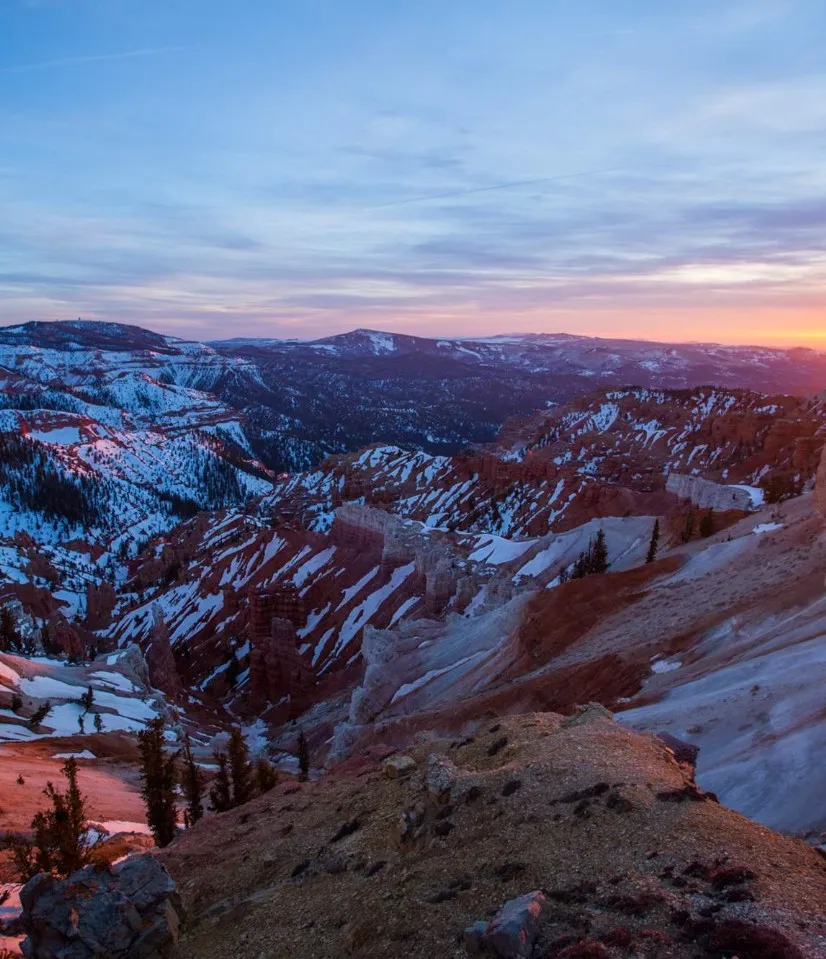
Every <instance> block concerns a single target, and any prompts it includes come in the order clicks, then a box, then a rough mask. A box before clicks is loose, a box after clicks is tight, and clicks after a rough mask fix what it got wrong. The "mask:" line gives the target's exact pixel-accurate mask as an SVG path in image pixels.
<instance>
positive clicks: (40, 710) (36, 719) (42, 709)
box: [29, 699, 52, 729]
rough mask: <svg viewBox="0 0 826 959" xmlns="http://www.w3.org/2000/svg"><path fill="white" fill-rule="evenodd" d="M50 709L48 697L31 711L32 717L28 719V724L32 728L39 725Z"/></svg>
mask: <svg viewBox="0 0 826 959" xmlns="http://www.w3.org/2000/svg"><path fill="white" fill-rule="evenodd" d="M51 711H52V704H51V702H50V701H49V700H48V699H47V700H46V702H45V703H41V704H40V705H39V706H38V707H37V709H36V710H35V711H34V712H33V713H32V718H31V719H30V720H29V725H30V726H31V727H32V729H34V728H35V727H37V726H39V725H40V724H41V723H42V722H43V720H44V719H46V717H47V716H48V715H49V713H50V712H51Z"/></svg>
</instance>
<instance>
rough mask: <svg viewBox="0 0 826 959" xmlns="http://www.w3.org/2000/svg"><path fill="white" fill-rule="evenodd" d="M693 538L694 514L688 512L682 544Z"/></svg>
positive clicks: (691, 511) (690, 511)
mask: <svg viewBox="0 0 826 959" xmlns="http://www.w3.org/2000/svg"><path fill="white" fill-rule="evenodd" d="M693 536H694V512H693V510H689V511H688V513H686V517H685V526H684V527H683V542H684V543H687V542H688V541H689V540H690V539H691V538H692V537H693Z"/></svg>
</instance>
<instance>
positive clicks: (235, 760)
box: [227, 726, 252, 806]
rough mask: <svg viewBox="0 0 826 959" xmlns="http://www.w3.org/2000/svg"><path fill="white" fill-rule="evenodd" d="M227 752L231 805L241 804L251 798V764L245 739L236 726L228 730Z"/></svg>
mask: <svg viewBox="0 0 826 959" xmlns="http://www.w3.org/2000/svg"><path fill="white" fill-rule="evenodd" d="M227 752H228V754H229V771H230V779H231V781H232V805H233V806H243V805H244V803H245V802H249V801H250V799H252V764H251V763H250V751H249V747H248V746H247V741H246V740H245V739H244V734H243V733H242V732H241V730H240V729H238V727H237V726H236V727H234V728H233V729H232V731H231V732H230V735H229V745H228V746H227Z"/></svg>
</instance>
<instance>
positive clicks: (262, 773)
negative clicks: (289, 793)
mask: <svg viewBox="0 0 826 959" xmlns="http://www.w3.org/2000/svg"><path fill="white" fill-rule="evenodd" d="M277 783H278V773H277V772H276V769H275V766H273V764H272V763H271V762H270V761H269V760H268V759H267V758H266V757H265V756H260V757H259V758H258V759H257V760H256V762H255V786H256V788H257V790H258V794H259V795H261V796H263V794H264V793H268V792H269V791H270V790H271V789H274V788H275V786H276V785H277Z"/></svg>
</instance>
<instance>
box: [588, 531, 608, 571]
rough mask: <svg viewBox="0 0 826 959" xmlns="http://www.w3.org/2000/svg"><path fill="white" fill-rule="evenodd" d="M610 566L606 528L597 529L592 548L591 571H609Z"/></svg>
mask: <svg viewBox="0 0 826 959" xmlns="http://www.w3.org/2000/svg"><path fill="white" fill-rule="evenodd" d="M608 566H609V563H608V545H607V543H606V542H605V530H603V529H602V528H600V529H598V530H597V535H596V537H595V538H594V544H593V547H592V549H591V572H592V573H607V572H608Z"/></svg>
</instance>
